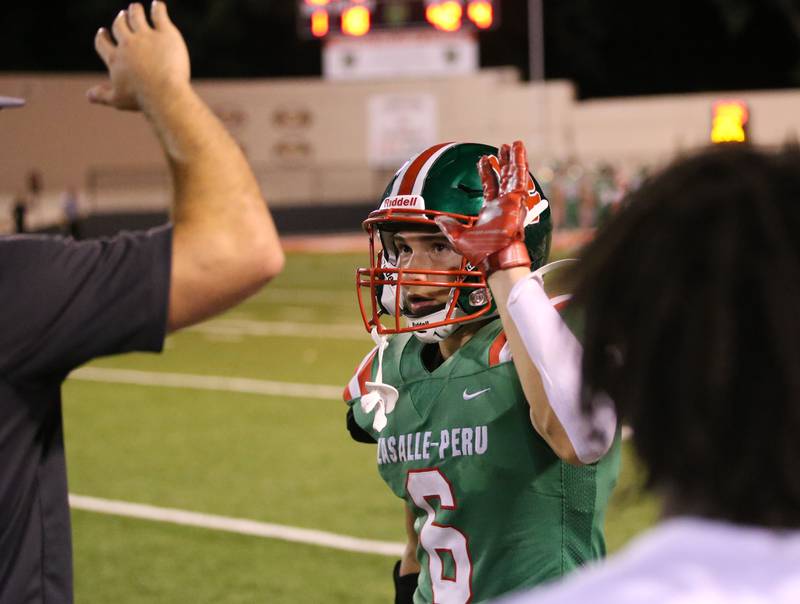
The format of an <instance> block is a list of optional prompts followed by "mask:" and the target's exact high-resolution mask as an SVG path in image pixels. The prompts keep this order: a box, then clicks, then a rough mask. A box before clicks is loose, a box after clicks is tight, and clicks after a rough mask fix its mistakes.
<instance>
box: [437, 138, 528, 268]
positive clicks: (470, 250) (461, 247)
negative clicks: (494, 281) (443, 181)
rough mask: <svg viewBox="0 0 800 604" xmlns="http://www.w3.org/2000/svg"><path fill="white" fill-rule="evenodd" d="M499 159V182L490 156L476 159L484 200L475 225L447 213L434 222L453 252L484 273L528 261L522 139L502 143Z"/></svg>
mask: <svg viewBox="0 0 800 604" xmlns="http://www.w3.org/2000/svg"><path fill="white" fill-rule="evenodd" d="M499 160H500V178H499V181H498V177H497V173H496V172H495V168H494V166H493V165H492V158H490V157H488V156H486V155H484V156H483V157H482V158H481V160H480V161H479V162H478V172H479V173H480V176H481V182H482V184H483V199H484V202H483V207H482V208H481V211H480V213H479V214H478V219H477V221H476V222H475V224H474V225H472V226H467V225H464V224H462V223H461V222H458V221H457V220H456V219H454V218H451V217H449V216H437V217H436V224H438V225H439V228H440V229H441V230H442V232H443V233H444V234H445V235H446V236H447V238H448V239H449V240H450V242H451V243H452V244H453V247H454V248H455V249H456V251H457V252H458V253H459V254H462V255H463V256H464V257H466V259H467V260H468V261H469V262H470V263H471V264H472V265H473V266H475V267H480V268H481V270H483V271H484V273H486V275H487V276H488V275H490V274H492V273H493V272H495V271H497V270H503V269H508V268H512V267H515V266H530V264H531V261H530V257H529V256H528V250H527V248H526V247H525V243H524V232H523V228H524V221H525V216H526V214H527V212H528V207H529V203H528V201H529V190H530V188H531V187H530V177H529V173H528V158H527V153H526V151H525V145H524V144H523V143H522V141H514V143H513V145H511V146H510V147H509V146H508V145H503V146H502V147H500V157H499Z"/></svg>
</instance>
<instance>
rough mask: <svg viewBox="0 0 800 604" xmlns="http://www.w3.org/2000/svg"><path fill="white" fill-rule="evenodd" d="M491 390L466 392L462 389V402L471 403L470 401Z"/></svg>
mask: <svg viewBox="0 0 800 604" xmlns="http://www.w3.org/2000/svg"><path fill="white" fill-rule="evenodd" d="M489 390H491V388H484V389H483V390H478V391H477V392H467V389H466V388H464V400H465V401H471V400H472V399H474V398H476V397H479V396H480V395H481V394H483V393H484V392H489Z"/></svg>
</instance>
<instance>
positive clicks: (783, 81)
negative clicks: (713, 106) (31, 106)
mask: <svg viewBox="0 0 800 604" xmlns="http://www.w3.org/2000/svg"><path fill="white" fill-rule="evenodd" d="M501 2H502V5H501V11H502V14H501V19H502V23H501V25H500V27H499V28H498V29H496V30H494V31H489V32H484V33H481V34H480V42H481V64H482V66H485V67H489V66H499V65H514V66H517V67H518V68H519V69H520V72H521V73H522V75H523V77H527V73H528V39H527V0H501ZM125 6H126V4H125V3H123V2H119V1H117V0H80V1H78V2H60V3H35V2H22V1H6V2H3V3H2V7H0V23H2V24H3V25H2V36H0V71H5V72H9V71H11V72H30V71H47V72H75V71H79V72H86V71H102V70H103V66H102V64H101V62H100V60H99V59H98V58H97V57H96V55H95V53H94V49H93V47H92V41H93V38H94V33H95V31H96V29H97V28H98V27H99V26H101V25H109V24H110V23H111V21H112V20H113V18H114V16H115V15H116V13H117V12H118V11H119V10H120V9H121V8H124V7H125ZM168 6H169V9H170V13H171V15H172V18H173V20H174V21H175V22H176V24H177V25H178V27H179V28H180V29H181V30H182V31H183V33H184V35H185V37H186V40H187V43H188V45H189V50H190V52H191V55H192V69H193V75H194V76H195V77H201V78H202V77H214V78H220V77H222V78H241V77H297V76H319V75H320V73H321V67H320V64H321V61H320V58H321V56H320V48H321V45H320V43H319V42H318V41H314V40H310V41H309V40H301V39H300V38H299V37H298V35H297V24H296V6H295V1H294V0H192V1H191V2H189V1H186V0H171V1H170V2H169V3H168ZM544 20H545V30H546V33H545V48H546V53H545V56H546V75H547V78H566V79H569V80H572V81H573V82H575V84H576V86H577V90H578V94H579V96H580V98H593V97H607V96H626V95H643V94H661V93H675V92H699V91H709V90H748V89H770V88H787V87H800V0H670V1H668V2H659V1H653V0H607V1H604V0H544Z"/></svg>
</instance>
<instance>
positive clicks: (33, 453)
mask: <svg viewBox="0 0 800 604" xmlns="http://www.w3.org/2000/svg"><path fill="white" fill-rule="evenodd" d="M171 241H172V229H171V228H169V227H162V228H159V229H154V230H153V231H150V232H148V233H128V234H122V235H120V236H117V237H115V238H113V239H106V240H95V241H82V242H75V241H73V240H71V239H62V238H56V237H41V236H13V237H0V604H20V603H23V602H25V603H28V602H31V603H43V602H47V604H61V603H65V602H72V551H71V540H70V519H69V508H68V503H67V475H66V466H65V460H64V437H63V430H62V419H61V383H62V382H63V381H64V379H65V378H66V377H67V374H68V373H69V372H70V371H71V370H72V369H74V368H76V367H78V366H79V365H81V364H82V363H85V362H86V361H88V360H90V359H92V358H94V357H98V356H101V355H107V354H114V353H119V352H127V351H132V350H149V351H159V350H161V347H162V345H163V341H164V336H165V333H166V323H167V308H168V295H169V279H170V267H171Z"/></svg>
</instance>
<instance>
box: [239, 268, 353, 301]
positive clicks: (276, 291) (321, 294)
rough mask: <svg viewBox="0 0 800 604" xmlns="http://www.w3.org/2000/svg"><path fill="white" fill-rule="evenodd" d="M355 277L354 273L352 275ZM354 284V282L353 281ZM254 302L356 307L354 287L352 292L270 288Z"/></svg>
mask: <svg viewBox="0 0 800 604" xmlns="http://www.w3.org/2000/svg"><path fill="white" fill-rule="evenodd" d="M353 274H354V275H355V272H354V273H353ZM353 283H355V280H354V281H353ZM254 300H257V301H258V302H275V303H278V302H280V303H287V302H289V303H292V304H297V305H302V304H303V303H307V304H316V305H322V306H334V305H357V304H358V303H357V302H356V291H355V285H353V289H352V290H348V291H342V290H329V289H293V288H288V287H287V288H280V287H274V286H270V287H268V288H266V289H265V290H264V292H263V293H262V294H258V295H257V296H256V297H255V298H254Z"/></svg>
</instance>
